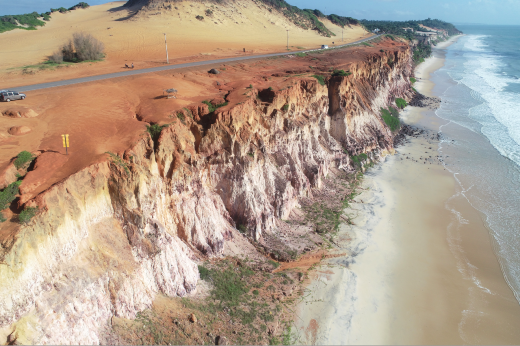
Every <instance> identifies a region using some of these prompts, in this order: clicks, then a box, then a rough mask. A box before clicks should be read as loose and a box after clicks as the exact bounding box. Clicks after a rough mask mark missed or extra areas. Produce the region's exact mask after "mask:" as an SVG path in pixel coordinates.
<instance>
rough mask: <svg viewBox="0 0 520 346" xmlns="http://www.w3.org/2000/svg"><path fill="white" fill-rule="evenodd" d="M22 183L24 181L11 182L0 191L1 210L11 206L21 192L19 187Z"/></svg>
mask: <svg viewBox="0 0 520 346" xmlns="http://www.w3.org/2000/svg"><path fill="white" fill-rule="evenodd" d="M21 184H22V182H21V181H20V180H19V181H15V182H14V183H11V184H9V185H7V187H6V188H5V189H3V190H2V191H0V210H4V209H7V208H9V206H10V205H11V203H13V201H14V200H15V199H16V195H17V194H18V192H19V189H18V188H19V187H20V185H21Z"/></svg>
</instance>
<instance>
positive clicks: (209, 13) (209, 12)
mask: <svg viewBox="0 0 520 346" xmlns="http://www.w3.org/2000/svg"><path fill="white" fill-rule="evenodd" d="M205 13H206V16H208V17H211V16H212V15H213V11H212V10H210V9H209V8H208V9H206V11H205Z"/></svg>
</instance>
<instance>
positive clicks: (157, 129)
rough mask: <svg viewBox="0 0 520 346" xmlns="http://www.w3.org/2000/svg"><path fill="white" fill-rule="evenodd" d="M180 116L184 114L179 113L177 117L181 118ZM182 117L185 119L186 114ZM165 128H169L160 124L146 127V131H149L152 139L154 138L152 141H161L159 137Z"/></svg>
mask: <svg viewBox="0 0 520 346" xmlns="http://www.w3.org/2000/svg"><path fill="white" fill-rule="evenodd" d="M179 114H182V113H178V114H177V117H178V116H179ZM182 116H183V117H184V114H183V115H182ZM165 127H168V125H159V124H152V125H146V131H148V133H149V134H150V137H152V139H153V140H154V141H157V140H158V139H159V136H160V135H161V131H162V130H163V129H164V128H165Z"/></svg>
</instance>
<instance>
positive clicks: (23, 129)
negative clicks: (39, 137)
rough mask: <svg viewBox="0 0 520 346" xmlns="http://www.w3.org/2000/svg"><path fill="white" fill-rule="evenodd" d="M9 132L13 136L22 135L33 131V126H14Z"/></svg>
mask: <svg viewBox="0 0 520 346" xmlns="http://www.w3.org/2000/svg"><path fill="white" fill-rule="evenodd" d="M8 132H9V133H10V134H11V135H13V136H22V135H25V134H26V133H29V132H31V128H30V127H27V126H13V127H11V128H10V129H9V131H8Z"/></svg>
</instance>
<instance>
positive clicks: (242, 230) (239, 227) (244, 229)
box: [237, 224, 247, 234]
mask: <svg viewBox="0 0 520 346" xmlns="http://www.w3.org/2000/svg"><path fill="white" fill-rule="evenodd" d="M237 229H238V231H239V232H240V233H242V234H244V233H246V232H247V227H246V225H242V224H240V225H238V227H237Z"/></svg>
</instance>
